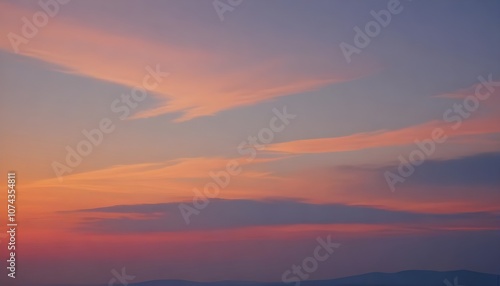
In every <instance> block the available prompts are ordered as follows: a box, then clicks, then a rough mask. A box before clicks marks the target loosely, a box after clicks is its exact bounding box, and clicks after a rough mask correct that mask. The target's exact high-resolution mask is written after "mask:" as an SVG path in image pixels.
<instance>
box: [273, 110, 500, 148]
mask: <svg viewBox="0 0 500 286" xmlns="http://www.w3.org/2000/svg"><path fill="white" fill-rule="evenodd" d="M498 120H499V119H498V118H493V119H489V118H488V119H470V120H466V121H464V122H463V123H462V126H461V127H460V128H458V129H456V130H452V129H450V128H449V123H446V122H443V121H430V122H427V123H423V124H419V125H414V126H410V127H405V128H401V129H397V130H378V131H373V132H363V133H356V134H352V135H347V136H339V137H330V138H315V139H303V140H295V141H288V142H283V143H276V144H271V145H269V146H267V147H266V150H268V151H275V152H285V153H293V154H311V153H333V152H346V151H356V150H363V149H370V148H381V147H391V146H403V145H409V144H414V142H415V140H423V139H426V138H430V136H431V134H432V133H431V132H432V130H433V129H435V128H443V129H445V135H446V136H449V138H451V139H453V140H455V141H458V142H460V141H463V140H465V142H467V138H466V137H465V136H469V135H482V134H493V133H499V132H500V127H499V126H498V123H497V122H498Z"/></svg>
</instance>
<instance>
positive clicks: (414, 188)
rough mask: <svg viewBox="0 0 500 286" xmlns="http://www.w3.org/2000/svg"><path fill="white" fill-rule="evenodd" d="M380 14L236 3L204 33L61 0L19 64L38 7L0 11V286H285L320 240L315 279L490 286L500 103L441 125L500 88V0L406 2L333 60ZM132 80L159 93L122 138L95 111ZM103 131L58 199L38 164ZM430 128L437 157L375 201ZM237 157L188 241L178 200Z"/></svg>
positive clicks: (139, 8) (205, 6)
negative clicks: (399, 275)
mask: <svg viewBox="0 0 500 286" xmlns="http://www.w3.org/2000/svg"><path fill="white" fill-rule="evenodd" d="M388 2H389V1H382V0H380V1H379V0H376V1H327V0H318V1H305V0H300V1H299V0H276V1H264V0H255V1H250V0H245V1H243V2H242V4H241V5H239V6H237V7H235V8H234V10H232V11H229V12H226V13H225V14H224V20H223V21H221V20H220V19H219V17H218V15H217V12H216V10H215V9H214V6H213V4H212V1H208V0H207V1H201V0H197V1H195V0H182V1H181V0H170V1H159V0H149V1H129V0H124V1H114V0H113V1H97V0H93V1H77V0H73V1H70V2H69V3H67V4H64V5H60V6H59V11H58V13H56V15H55V16H54V17H51V18H50V19H49V21H48V23H47V25H45V26H44V27H42V28H40V29H39V31H38V32H37V33H36V34H35V35H34V36H33V37H32V38H31V39H29V40H28V41H27V43H23V44H21V45H20V46H19V47H18V48H19V49H18V50H17V52H16V50H15V49H14V48H13V46H12V45H11V42H10V41H9V37H8V35H9V33H15V34H18V35H22V31H21V30H22V26H23V20H22V19H23V17H27V18H28V19H31V18H32V16H33V14H34V13H35V12H37V11H41V8H40V6H39V4H38V1H14V0H0V34H1V35H2V37H0V85H1V88H2V93H1V97H0V111H1V112H0V119H1V120H2V122H3V124H2V125H0V134H2V139H1V140H0V157H1V158H2V163H1V165H0V170H1V173H2V174H5V173H7V172H8V171H11V170H14V171H16V172H17V177H18V186H17V188H18V202H17V205H18V215H19V230H18V232H19V240H18V245H19V250H18V255H19V261H20V262H19V265H18V268H19V269H18V271H19V274H18V276H19V277H18V278H17V279H16V280H15V281H14V282H13V281H10V280H7V282H8V284H7V285H28V284H29V285H42V284H47V283H63V284H65V285H68V284H78V283H101V284H105V283H107V282H108V281H109V279H110V278H111V277H112V274H111V270H112V269H121V268H122V267H126V269H127V273H129V274H131V275H135V276H136V280H135V281H145V280H153V279H186V280H195V281H215V280H252V281H280V280H281V275H282V273H283V272H284V271H285V270H287V269H288V268H290V266H291V265H292V264H294V263H300V262H301V261H302V260H303V258H305V257H307V256H308V255H310V253H311V250H312V249H313V248H314V246H315V244H316V238H317V237H318V236H326V235H331V236H332V238H333V240H335V241H336V242H338V243H341V247H340V248H339V249H338V250H337V251H336V252H335V253H334V254H333V255H332V257H330V258H329V259H328V260H327V261H325V262H322V263H321V264H320V267H319V268H318V270H317V271H316V272H315V273H313V274H312V276H311V278H312V279H328V278H335V277H342V276H348V275H355V274H361V273H366V272H374V271H386V272H395V271H401V270H407V269H429V270H455V269H468V270H474V271H482V272H489V273H497V274H500V272H499V268H498V266H499V265H500V247H499V246H498V241H499V239H500V226H499V225H500V219H499V218H500V216H499V215H500V204H499V203H500V192H499V187H500V168H499V167H500V144H499V143H500V125H499V122H500V98H499V97H500V85H499V84H498V83H497V84H496V88H495V86H494V87H493V90H491V92H490V93H491V94H490V96H489V98H488V99H486V100H484V101H479V106H478V108H477V110H475V111H474V112H471V114H470V116H469V115H468V117H467V118H462V119H461V120H462V122H461V124H460V126H455V127H456V128H455V127H454V123H453V122H452V123H450V122H446V121H445V120H443V116H444V114H445V113H446V112H447V110H449V109H450V108H451V109H452V108H453V106H454V104H461V103H463V102H464V99H466V98H467V97H470V96H474V95H475V90H476V88H478V86H479V85H480V84H481V82H480V80H478V77H479V76H482V77H483V78H488V77H491V79H492V80H493V81H500V65H498V63H500V52H499V51H500V34H499V33H498V28H499V27H500V18H499V17H498V15H499V12H500V3H499V2H498V1H472V0H469V1H433V2H432V3H431V2H429V1H413V2H412V1H401V4H400V5H401V7H402V9H403V10H402V12H401V13H399V14H397V15H392V19H391V22H390V24H389V25H388V26H387V27H384V28H382V30H381V32H380V34H379V35H378V36H376V37H375V38H373V39H372V40H371V42H370V44H369V45H368V46H367V47H366V48H364V49H362V52H361V53H360V54H354V55H353V57H352V61H351V62H350V63H347V61H346V60H345V58H344V56H343V54H342V51H341V49H340V47H339V45H340V44H341V43H342V42H346V43H349V44H353V38H354V35H355V32H354V30H353V28H354V27H355V26H360V27H364V25H365V24H366V23H367V22H368V21H371V20H372V19H373V18H372V16H371V15H370V11H372V10H375V11H379V10H381V9H387V3H388ZM147 66H150V67H156V66H159V67H160V69H161V70H162V71H164V72H168V73H169V76H168V77H166V78H165V79H164V80H163V81H162V82H160V83H159V85H158V87H157V88H155V89H154V90H150V91H148V97H147V98H146V100H144V101H142V102H140V103H139V104H138V106H137V107H136V108H134V109H133V110H132V112H131V114H130V116H128V117H127V118H125V119H124V120H121V119H120V118H119V115H120V113H115V112H113V110H112V109H111V108H110V106H111V105H112V103H113V102H114V101H115V100H117V99H120V96H121V94H124V93H125V94H126V93H130V92H131V90H132V89H133V88H134V87H137V86H141V83H142V79H143V77H144V76H145V75H146V74H147V73H148V72H147V71H146V67H147ZM483 90H485V89H484V88H483ZM284 107H286V109H287V110H288V112H289V113H291V114H294V115H297V116H296V118H294V119H292V120H291V121H290V124H289V125H287V126H286V128H285V129H284V130H283V131H282V132H279V133H275V134H274V138H273V140H272V142H269V143H268V144H266V145H265V146H264V147H263V148H262V149H261V150H257V151H256V152H257V158H255V160H249V159H248V155H245V154H241V152H238V146H239V145H240V143H241V142H244V141H246V140H247V138H248V136H255V135H257V134H258V133H259V131H260V130H262V129H263V128H266V127H269V121H270V120H271V118H273V116H275V115H274V113H273V109H274V108H276V109H278V110H283V108H284ZM455 115H456V114H455ZM103 118H109V119H111V120H112V122H113V124H114V126H115V130H114V131H113V132H111V133H110V134H105V135H104V139H103V142H102V144H100V145H98V146H96V147H94V148H93V150H92V152H91V153H90V155H88V156H87V157H84V159H83V160H82V163H81V164H79V165H78V166H76V167H75V168H72V169H73V171H72V172H71V173H70V174H66V175H65V176H64V177H63V180H62V181H60V180H58V178H57V176H56V174H55V172H54V169H53V163H54V162H59V163H65V157H66V153H67V151H66V149H65V148H66V146H70V147H72V148H75V146H76V145H77V144H78V143H79V142H81V141H82V140H84V139H85V137H84V135H82V131H83V130H90V129H93V128H96V127H98V126H99V122H100V121H101V120H102V119H103ZM436 128H440V129H441V130H443V132H444V134H445V135H446V136H447V138H448V139H447V140H446V142H444V143H441V144H438V145H437V146H436V150H435V152H432V153H431V154H430V155H429V156H428V157H427V158H426V161H425V162H424V163H423V164H422V165H420V166H417V167H416V171H415V173H414V174H413V175H411V176H410V177H409V178H408V179H407V180H405V182H403V183H400V184H397V186H396V191H394V192H392V191H391V189H390V188H389V186H388V184H387V182H386V180H385V179H384V174H385V172H387V171H392V172H396V171H397V167H398V164H399V159H398V157H399V156H400V155H401V156H404V157H406V158H408V155H409V154H410V152H412V151H413V150H415V149H416V148H417V147H416V145H415V143H414V142H415V140H420V141H421V140H425V139H429V138H431V134H432V132H433V130H435V129H436ZM247 147H248V146H247ZM233 160H235V161H237V162H239V163H240V166H241V168H242V171H241V173H240V174H238V175H235V176H234V177H232V178H231V182H230V184H229V185H228V186H227V187H226V188H223V189H222V190H221V191H220V193H219V195H218V196H217V197H216V198H214V199H211V202H210V204H209V206H208V207H207V208H206V209H203V210H201V212H200V214H199V215H197V216H193V217H192V223H191V224H189V225H186V224H185V222H184V220H183V218H182V216H181V214H180V212H179V209H178V205H179V203H182V202H184V203H189V202H190V201H191V200H192V198H193V196H194V193H193V188H197V189H202V188H203V186H204V185H205V184H206V183H207V182H211V181H212V179H211V177H210V176H209V173H210V172H218V171H221V170H224V169H225V168H226V165H227V163H228V162H231V161H233ZM2 183H4V184H6V182H5V178H4V179H2ZM0 205H1V206H2V209H4V207H5V202H4V200H2V202H1V204H0ZM3 220H4V216H3V215H2V221H3ZM2 224H3V223H2ZM3 225H4V224H3ZM2 227H3V226H2ZM0 239H2V238H1V237H0ZM2 240H3V239H2ZM4 242H5V241H2V242H0V246H2V245H3V246H2V247H1V248H0V256H1V257H2V260H4V259H3V257H6V255H7V253H6V247H5V245H4ZM2 265H3V264H2ZM5 276H6V275H2V276H1V277H0V281H5V279H7V278H6V277H5ZM2 283H3V282H2ZM2 285H3V284H2Z"/></svg>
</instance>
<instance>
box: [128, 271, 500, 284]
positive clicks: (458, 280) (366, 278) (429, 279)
mask: <svg viewBox="0 0 500 286" xmlns="http://www.w3.org/2000/svg"><path fill="white" fill-rule="evenodd" d="M499 281H500V280H499V276H498V275H494V274H487V273H480V272H474V271H467V270H457V271H445V272H439V271H427V270H408V271H402V272H397V273H367V274H362V275H356V276H349V277H344V278H337V279H329V280H306V281H301V282H300V285H301V286H500V284H499ZM129 285H131V286H278V285H281V286H283V285H295V283H288V284H286V283H278V282H245V281H219V282H192V281H184V280H155V281H146V282H140V283H131V284H129Z"/></svg>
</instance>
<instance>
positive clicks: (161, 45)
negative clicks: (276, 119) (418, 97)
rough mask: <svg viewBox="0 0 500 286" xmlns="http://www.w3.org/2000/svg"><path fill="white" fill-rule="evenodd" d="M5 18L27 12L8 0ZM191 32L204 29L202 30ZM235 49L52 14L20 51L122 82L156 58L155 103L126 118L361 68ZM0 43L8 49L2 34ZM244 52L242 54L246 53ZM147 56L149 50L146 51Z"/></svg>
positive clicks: (297, 87) (291, 88)
mask: <svg viewBox="0 0 500 286" xmlns="http://www.w3.org/2000/svg"><path fill="white" fill-rule="evenodd" d="M0 9H1V10H2V11H8V13H3V15H5V19H2V23H3V24H2V26H1V27H0V32H1V33H2V34H8V33H9V32H12V31H18V30H19V29H20V23H19V19H21V18H22V17H24V16H26V15H31V14H32V13H33V11H30V10H28V9H26V8H21V7H20V6H17V5H14V4H10V3H0ZM183 29H188V30H189V29H193V30H192V31H191V30H190V33H193V34H203V33H205V32H206V31H202V29H203V28H201V27H197V28H196V29H194V28H192V27H188V26H184V27H183ZM226 45H227V46H231V45H235V46H234V49H229V48H227V47H226V48H224V49H220V48H212V49H210V48H209V47H206V48H203V49H200V47H198V46H186V45H182V46H181V45H178V44H174V43H172V42H167V41H160V40H158V39H155V40H153V39H150V38H147V37H145V36H143V35H136V36H134V35H130V34H128V35H125V34H118V33H113V32H109V31H106V30H105V29H96V28H90V27H88V26H85V25H82V24H81V23H77V22H76V21H71V20H68V19H67V18H64V17H62V16H60V17H57V19H53V20H52V21H51V22H50V25H49V26H47V27H46V28H44V29H43V31H40V32H39V33H38V34H37V35H36V37H34V38H32V39H30V41H29V43H28V44H26V45H22V46H21V47H20V54H22V55H25V56H29V57H33V58H36V59H39V60H42V61H45V62H49V63H52V64H56V65H59V66H61V68H62V69H66V70H69V71H70V73H73V74H76V75H80V76H87V77H91V78H95V79H98V80H103V81H109V82H112V83H117V84H121V85H126V86H131V87H134V86H140V85H141V82H140V81H141V80H142V76H143V73H144V66H146V65H154V64H158V65H159V66H161V67H162V70H163V71H164V72H170V73H171V77H169V80H168V83H167V82H165V83H163V84H162V85H161V86H159V87H158V88H156V89H155V93H156V94H155V95H156V96H157V97H158V101H159V102H158V105H157V106H155V107H152V108H150V109H148V110H143V111H140V112H139V113H137V114H135V115H133V116H132V118H148V117H153V116H159V115H162V114H166V113H180V115H179V117H178V118H177V119H176V121H185V120H190V119H193V118H196V117H200V116H208V115H214V114H216V113H218V112H221V111H223V110H227V109H232V108H236V107H241V106H248V105H253V104H256V103H259V102H263V101H267V100H270V99H273V98H277V97H280V96H286V95H291V94H296V93H301V92H306V91H310V90H313V89H316V88H320V87H323V86H326V85H329V84H333V83H338V82H344V81H350V80H353V79H355V78H358V77H360V76H361V75H362V74H366V72H359V73H352V72H350V73H346V72H345V71H341V70H339V71H332V70H331V69H328V68H325V67H324V66H310V67H304V62H305V63H310V62H311V61H309V59H297V57H295V56H292V55H287V54H281V55H275V56H270V55H264V54H260V53H259V52H258V51H257V50H255V51H250V52H249V53H250V54H252V56H251V57H250V56H248V55H244V54H242V53H241V52H240V51H241V48H242V47H240V46H237V44H231V43H227V44H226ZM0 48H1V49H4V50H7V51H12V45H11V43H10V41H9V39H8V38H7V37H2V38H1V39H0ZM246 54H248V53H246ZM151 55H154V56H151Z"/></svg>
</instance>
